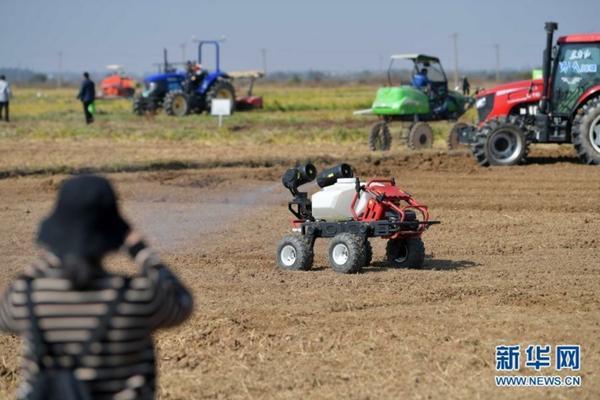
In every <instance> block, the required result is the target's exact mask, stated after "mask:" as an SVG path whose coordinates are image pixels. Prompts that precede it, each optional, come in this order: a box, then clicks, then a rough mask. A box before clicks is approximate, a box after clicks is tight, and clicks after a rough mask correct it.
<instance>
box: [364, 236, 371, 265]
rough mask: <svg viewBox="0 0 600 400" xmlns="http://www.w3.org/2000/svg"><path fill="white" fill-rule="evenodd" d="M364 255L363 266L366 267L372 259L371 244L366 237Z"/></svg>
mask: <svg viewBox="0 0 600 400" xmlns="http://www.w3.org/2000/svg"><path fill="white" fill-rule="evenodd" d="M364 257H365V259H364V260H363V267H368V266H369V265H371V262H372V261H373V246H371V242H369V240H368V239H367V240H365V252H364Z"/></svg>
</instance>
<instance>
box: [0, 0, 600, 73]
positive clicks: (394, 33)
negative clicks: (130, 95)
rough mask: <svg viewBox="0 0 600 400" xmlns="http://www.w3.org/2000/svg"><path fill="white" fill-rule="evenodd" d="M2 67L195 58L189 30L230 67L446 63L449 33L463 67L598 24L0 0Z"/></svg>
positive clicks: (295, 8)
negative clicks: (216, 45)
mask: <svg viewBox="0 0 600 400" xmlns="http://www.w3.org/2000/svg"><path fill="white" fill-rule="evenodd" d="M0 17H1V18H0V20H1V22H0V67H17V66H21V67H27V68H32V69H35V70H41V71H56V70H57V69H58V63H59V61H58V59H59V57H58V53H59V52H60V51H62V53H63V68H64V70H68V71H81V70H92V71H101V70H103V69H104V68H105V66H106V65H107V64H123V65H124V66H125V67H126V68H127V69H128V70H130V71H133V72H137V73H141V72H144V71H151V70H153V67H152V63H154V62H159V61H160V60H161V58H162V48H163V47H166V48H168V50H169V55H170V58H171V60H172V61H180V60H181V59H182V56H183V55H182V48H181V44H185V50H186V58H188V59H189V58H194V59H195V57H196V53H197V52H196V49H195V45H194V44H193V43H192V38H194V37H195V38H198V39H213V38H219V37H222V36H225V37H226V42H225V43H224V44H223V49H222V52H223V54H222V55H223V57H222V63H223V67H224V68H225V69H226V70H239V69H256V68H261V67H262V59H261V51H260V49H263V48H264V49H267V68H268V70H270V71H273V70H298V71H300V70H308V69H317V70H328V71H356V70H363V69H371V70H377V69H379V68H381V66H382V64H387V60H388V57H389V55H390V54H392V53H402V52H422V53H428V54H433V55H437V56H439V57H441V58H442V62H443V63H444V64H445V65H446V69H447V70H450V69H452V66H453V62H454V57H453V48H452V39H451V37H450V35H451V34H452V33H453V32H457V33H458V35H459V36H458V45H459V62H460V66H461V68H464V69H489V70H492V69H494V68H495V55H494V44H495V43H497V44H499V45H500V53H501V66H502V67H504V68H527V69H529V68H532V67H534V66H537V65H539V64H540V62H541V57H542V50H543V46H544V43H545V39H544V29H543V28H544V21H547V20H554V21H557V22H558V23H559V34H567V33H575V32H600V0H545V1H544V0H540V1H530V0H520V1H517V0H504V1H496V0H495V1H487V0H486V1H484V0H479V1H472V0H449V1H423V0H420V1H419V0H417V1H400V0H395V1H393V0H370V1H359V0H329V1H327V0H321V1H317V0H296V1H286V0H261V1H258V0H257V1H250V0H179V1H176V0H175V1H165V0H145V1H141V0H140V1H136V0H96V1H88V0H0Z"/></svg>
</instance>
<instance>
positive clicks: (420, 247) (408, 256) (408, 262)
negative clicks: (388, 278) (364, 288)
mask: <svg viewBox="0 0 600 400" xmlns="http://www.w3.org/2000/svg"><path fill="white" fill-rule="evenodd" d="M385 253H386V256H387V259H388V263H389V264H390V266H392V267H394V268H421V267H423V261H425V245H424V244H423V240H421V238H420V237H415V238H408V239H391V240H388V242H387V246H386V248H385Z"/></svg>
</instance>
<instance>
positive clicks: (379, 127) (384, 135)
mask: <svg viewBox="0 0 600 400" xmlns="http://www.w3.org/2000/svg"><path fill="white" fill-rule="evenodd" d="M391 144H392V136H391V135H390V128H389V127H388V125H387V122H386V121H379V122H377V123H376V124H375V125H373V128H371V133H370V134H369V149H370V150H371V151H377V150H380V151H387V150H389V149H390V146H391Z"/></svg>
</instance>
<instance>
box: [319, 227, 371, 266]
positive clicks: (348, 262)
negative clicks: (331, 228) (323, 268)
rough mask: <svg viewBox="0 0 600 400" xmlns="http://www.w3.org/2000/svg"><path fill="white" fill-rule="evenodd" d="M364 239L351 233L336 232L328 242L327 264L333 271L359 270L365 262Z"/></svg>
mask: <svg viewBox="0 0 600 400" xmlns="http://www.w3.org/2000/svg"><path fill="white" fill-rule="evenodd" d="M365 252H366V249H365V239H364V238H362V237H360V236H358V235H355V234H353V233H338V234H337V235H335V236H334V237H333V239H331V242H330V243H329V250H328V252H327V253H328V255H329V265H331V268H333V270H334V271H335V272H339V273H342V274H350V273H353V272H359V271H360V269H361V268H362V267H363V265H364V263H365V260H366V258H365Z"/></svg>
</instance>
